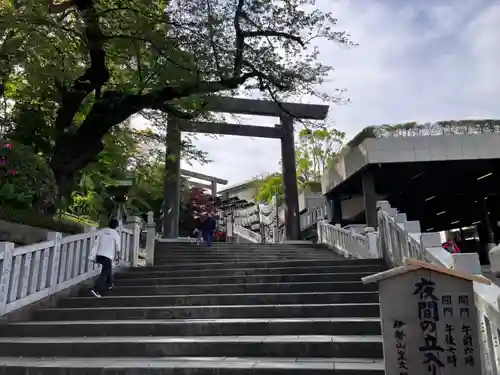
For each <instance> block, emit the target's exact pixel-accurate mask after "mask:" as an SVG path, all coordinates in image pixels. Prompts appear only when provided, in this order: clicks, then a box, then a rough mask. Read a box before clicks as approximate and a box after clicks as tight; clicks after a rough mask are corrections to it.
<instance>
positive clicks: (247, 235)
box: [233, 224, 262, 243]
mask: <svg viewBox="0 0 500 375" xmlns="http://www.w3.org/2000/svg"><path fill="white" fill-rule="evenodd" d="M233 234H234V235H235V236H236V237H240V238H243V239H245V240H247V241H250V242H255V243H261V242H262V238H261V236H260V234H258V233H255V232H254V231H251V230H250V229H247V228H244V227H242V226H240V225H236V224H235V225H234V226H233Z"/></svg>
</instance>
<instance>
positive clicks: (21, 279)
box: [0, 224, 140, 316]
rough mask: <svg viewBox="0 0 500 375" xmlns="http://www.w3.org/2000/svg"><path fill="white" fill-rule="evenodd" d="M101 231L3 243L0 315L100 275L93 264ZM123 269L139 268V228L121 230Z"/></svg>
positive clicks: (0, 253)
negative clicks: (29, 242) (92, 253)
mask: <svg viewBox="0 0 500 375" xmlns="http://www.w3.org/2000/svg"><path fill="white" fill-rule="evenodd" d="M101 233H102V231H93V232H89V233H83V234H76V235H73V236H66V237H62V234H61V233H56V232H51V233H50V234H49V239H48V240H47V241H43V242H40V243H37V244H32V245H28V246H20V247H14V244H13V243H11V242H0V316H3V315H5V314H8V313H11V312H13V311H15V310H17V309H20V308H22V307H24V306H27V305H29V304H31V303H33V302H36V301H39V300H41V299H43V298H45V297H48V296H50V295H52V294H55V293H57V292H59V291H61V290H63V289H66V288H68V287H71V286H73V285H76V284H79V283H81V282H83V281H85V280H88V279H90V278H92V277H94V276H95V275H97V274H98V273H99V272H100V270H99V266H98V265H97V264H95V263H93V262H92V261H90V260H89V259H88V258H89V254H90V251H91V249H92V246H93V243H94V241H96V240H97V237H98V236H99V235H100V234H101ZM119 234H120V237H121V254H122V259H121V263H120V266H136V265H137V255H138V250H139V249H138V247H139V235H140V226H139V225H138V224H137V225H136V224H132V229H126V228H122V229H120V230H119Z"/></svg>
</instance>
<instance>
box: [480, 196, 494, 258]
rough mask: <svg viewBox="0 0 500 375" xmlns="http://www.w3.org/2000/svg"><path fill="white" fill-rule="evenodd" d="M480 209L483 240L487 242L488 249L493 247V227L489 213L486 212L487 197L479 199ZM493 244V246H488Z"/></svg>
mask: <svg viewBox="0 0 500 375" xmlns="http://www.w3.org/2000/svg"><path fill="white" fill-rule="evenodd" d="M481 211H482V216H483V220H482V222H483V224H484V234H485V240H486V241H487V244H488V247H489V248H488V250H490V249H491V248H493V247H495V243H494V239H493V228H492V227H491V220H490V213H489V212H488V211H489V209H488V197H484V198H482V199H481ZM490 244H493V246H490Z"/></svg>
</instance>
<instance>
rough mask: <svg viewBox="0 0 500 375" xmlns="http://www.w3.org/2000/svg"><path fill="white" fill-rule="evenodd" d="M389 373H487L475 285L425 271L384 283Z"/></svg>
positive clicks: (386, 349) (383, 297)
mask: <svg viewBox="0 0 500 375" xmlns="http://www.w3.org/2000/svg"><path fill="white" fill-rule="evenodd" d="M380 306H381V315H382V327H383V337H384V353H385V363H386V374H387V375H400V374H401V373H407V374H419V375H420V374H443V375H445V374H446V375H447V374H449V375H452V374H453V375H462V374H463V375H465V374H467V375H479V374H481V363H480V347H479V340H478V329H479V324H478V320H477V313H476V308H475V304H474V292H473V286H472V282H470V281H467V280H463V279H460V278H457V277H453V276H449V275H445V274H441V273H438V272H435V271H431V270H425V269H419V270H416V271H411V272H408V273H403V274H400V275H397V276H394V277H392V278H388V279H384V280H382V281H380Z"/></svg>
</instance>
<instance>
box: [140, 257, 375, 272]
mask: <svg viewBox="0 0 500 375" xmlns="http://www.w3.org/2000/svg"><path fill="white" fill-rule="evenodd" d="M382 264H383V261H382V260H380V259H352V260H347V259H335V260H333V259H323V260H286V261H272V262H266V261H255V260H254V261H252V262H234V263H221V262H212V263H200V262H198V263H196V262H195V263H186V264H175V265H169V264H163V265H155V266H154V267H151V269H152V270H157V271H167V270H172V271H176V270H182V269H185V270H205V269H214V268H219V269H231V268H270V267H271V268H276V267H311V266H342V265H350V266H354V265H382ZM131 272H142V269H141V268H140V267H138V268H133V269H131Z"/></svg>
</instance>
